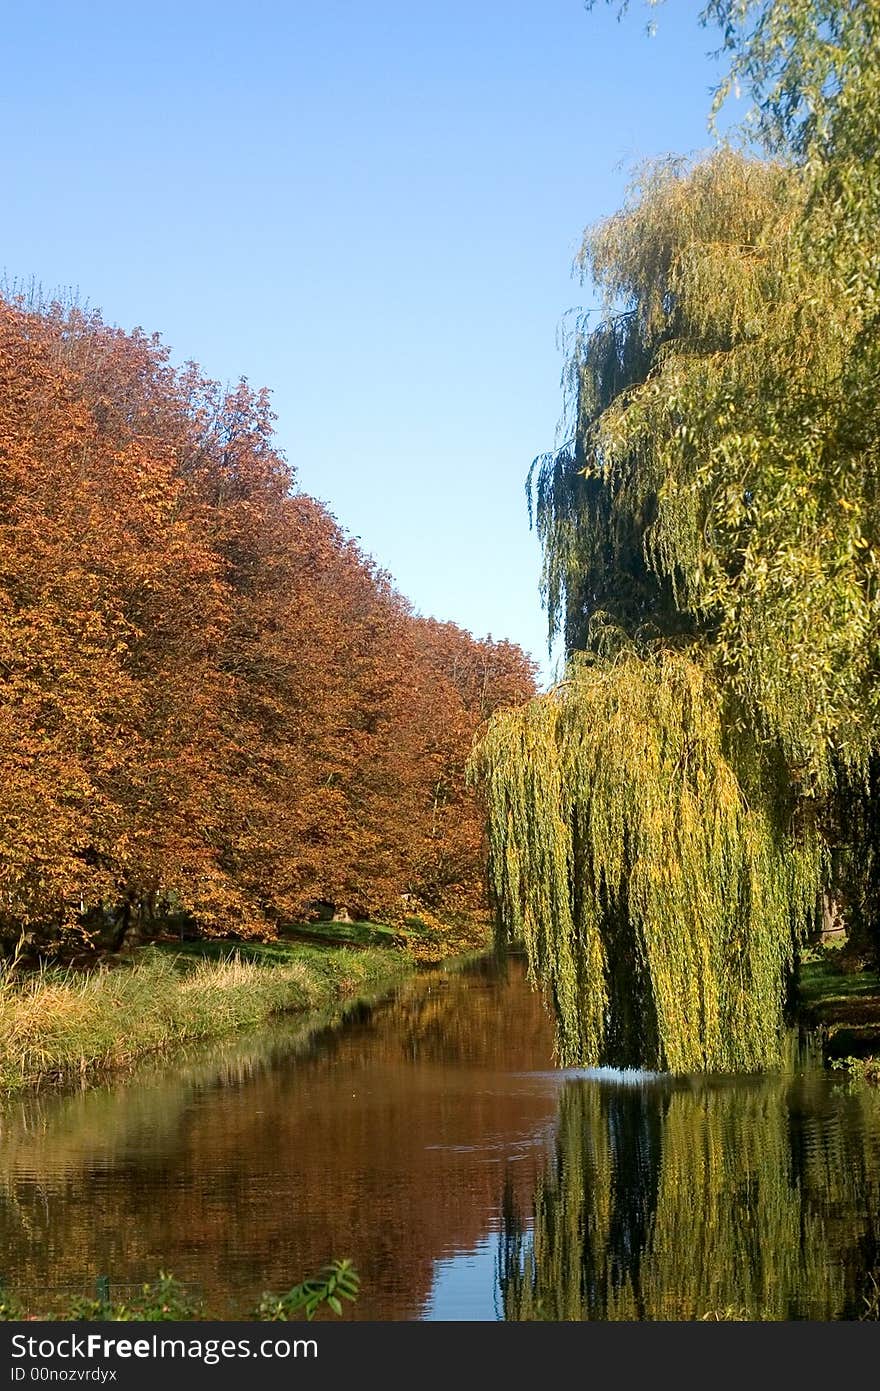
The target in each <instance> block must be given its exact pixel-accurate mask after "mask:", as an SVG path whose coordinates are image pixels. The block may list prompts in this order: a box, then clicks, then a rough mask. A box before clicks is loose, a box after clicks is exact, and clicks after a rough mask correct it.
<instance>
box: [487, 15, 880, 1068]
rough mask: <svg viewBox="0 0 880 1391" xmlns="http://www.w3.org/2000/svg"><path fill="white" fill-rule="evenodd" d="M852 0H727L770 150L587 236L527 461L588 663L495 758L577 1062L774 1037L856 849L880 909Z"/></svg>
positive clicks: (666, 1060) (863, 199)
mask: <svg viewBox="0 0 880 1391" xmlns="http://www.w3.org/2000/svg"><path fill="white" fill-rule="evenodd" d="M830 8H831V7H827V6H823V5H821V4H819V5H814V4H811V3H809V0H796V2H793V3H790V4H789V3H766V4H758V5H754V4H745V5H740V4H738V3H731V4H726V3H719V4H717V5H712V6H710V7H709V9H708V10H707V12H706V15H707V18H710V19H714V20H717V21H718V22H720V23H721V25H722V30H723V37H724V42H725V44H726V45H727V46H728V48H729V49H730V51H731V54H732V59H733V62H732V76H731V80H732V81H735V80H746V81H748V83H749V84H750V85H751V87H752V89H753V91H754V93H755V95H756V97H757V100H758V103H759V104H758V108H757V109H758V113H759V117H760V120H759V121H758V123H757V124H758V128H759V130H760V133H761V134H762V136H763V138H764V140H765V142H766V143H767V146H768V148H767V150H766V151H765V153H764V155H763V156H761V157H758V156H756V155H754V154H749V153H743V152H737V151H735V150H733V149H732V148H730V147H727V146H721V147H720V148H719V149H718V150H716V151H715V152H714V153H713V154H711V155H709V156H707V157H705V158H703V159H701V160H697V161H695V162H689V161H684V160H675V159H670V160H667V161H664V162H662V163H660V164H659V165H654V166H652V167H650V168H647V169H645V170H643V171H642V172H641V174H640V175H639V177H638V178H637V180H636V181H635V183H634V185H633V188H632V190H631V194H630V197H629V199H628V201H627V203H626V204H625V206H624V207H623V208H622V209H621V211H620V212H619V213H617V214H616V215H614V216H613V217H611V218H609V219H607V220H605V221H604V222H602V223H600V224H599V225H598V226H596V227H593V228H591V229H589V230H588V232H587V234H586V236H585V239H584V243H583V247H582V250H581V253H580V256H579V258H578V267H579V269H580V272H581V274H582V276H583V277H584V278H588V279H590V280H591V281H592V282H593V283H594V285H595V286H596V287H597V289H598V290H599V292H600V293H601V295H602V297H603V308H602V312H601V316H600V320H599V322H598V323H597V324H596V325H595V326H593V324H592V321H591V320H590V319H585V320H582V321H581V322H580V323H579V325H578V328H577V331H576V334H575V337H574V343H573V351H572V355H571V358H570V361H569V365H568V369H567V381H568V384H569V399H570V403H571V406H570V409H571V417H570V428H569V432H568V433H569V437H568V439H567V442H566V443H565V444H564V445H563V446H562V447H561V448H560V449H558V450H556V451H554V452H553V453H551V454H549V455H546V456H544V457H543V458H541V459H540V460H537V461H536V464H535V465H534V466H533V468H534V506H535V516H536V521H537V527H538V531H539V534H540V537H541V541H542V544H543V549H544V558H545V559H544V575H543V590H544V597H545V602H546V605H547V608H548V614H549V619H550V629H551V634H552V633H553V632H555V631H559V630H561V631H562V632H563V633H564V637H565V645H566V651H567V653H568V655H569V657H570V659H571V661H570V667H569V671H568V673H567V680H566V681H565V682H563V683H562V685H561V687H559V688H558V689H557V690H555V691H552V692H550V693H549V694H548V695H547V696H545V697H541V698H539V700H538V701H537V702H535V703H533V704H532V705H530V706H527V707H525V708H524V709H523V710H521V711H520V712H514V713H511V714H509V715H507V714H505V715H500V716H499V717H498V718H497V719H496V720H495V721H494V722H493V724H492V726H491V728H490V730H489V732H488V735H487V737H486V740H485V742H484V743H483V745H482V747H481V749H480V751H479V753H478V765H479V767H480V770H481V772H482V773H483V775H484V776H485V777H486V779H487V783H488V787H489V796H490V808H491V811H490V832H491V842H492V866H493V875H494V882H495V886H496V895H497V899H498V904H499V910H500V917H501V922H502V929H503V931H504V932H505V933H507V934H509V935H524V936H525V939H526V942H527V944H528V946H529V950H530V959H531V964H532V969H533V972H534V974H535V975H536V977H537V978H538V979H540V980H541V981H543V982H544V984H545V985H546V986H547V988H548V990H549V992H550V994H551V996H552V998H553V1000H554V1003H555V1006H556V1009H557V1015H558V1019H559V1036H560V1051H561V1054H562V1056H563V1057H564V1058H565V1059H566V1060H567V1061H586V1062H595V1061H597V1060H602V1059H619V1058H623V1059H624V1060H629V1061H632V1060H636V1061H641V1062H649V1063H652V1064H654V1065H657V1064H659V1065H661V1066H665V1067H668V1068H671V1069H673V1070H675V1071H688V1070H697V1069H717V1068H731V1067H752V1066H755V1065H761V1064H767V1063H771V1062H773V1061H774V1059H775V1058H776V1057H777V1056H778V1053H779V1046H780V1033H781V1023H782V1014H783V1004H784V998H785V991H786V976H787V973H788V972H789V971H790V969H791V965H792V962H793V953H794V949H795V947H796V944H797V942H798V941H799V940H802V938H803V935H804V933H805V932H806V931H807V930H808V929H809V926H810V924H811V922H812V921H813V920H814V918H815V914H816V911H817V904H818V902H819V896H820V893H821V891H822V889H823V888H824V887H826V886H827V885H828V883H829V875H832V874H836V875H838V877H839V873H840V869H841V866H845V867H848V872H849V875H850V880H851V883H850V897H851V899H852V901H853V903H855V902H856V901H858V903H859V905H860V907H861V909H862V912H863V914H864V912H865V911H868V912H871V911H873V909H872V908H871V906H870V905H867V906H866V897H870V894H869V891H868V890H869V887H871V886H873V877H874V876H875V869H874V864H875V859H876V856H875V854H874V851H873V844H874V838H875V836H874V831H873V829H872V827H873V819H874V817H873V811H872V805H873V804H872V801H871V798H870V786H871V784H872V779H874V778H875V777H876V772H875V769H874V761H875V750H876V749H877V743H878V735H880V725H878V714H880V706H878V699H880V686H878V681H877V673H878V670H880V665H878V658H880V651H878V633H880V627H878V602H880V601H878V579H880V575H878V563H880V527H878V520H880V518H878V511H877V471H876V461H877V446H878V438H880V433H878V425H880V420H878V415H877V404H876V391H875V383H876V380H877V370H876V369H877V365H878V364H877V334H876V331H875V328H876V312H877V311H876V305H877V299H876V278H877V277H876V272H877V265H878V262H877V256H876V247H877V246H878V245H880V237H878V233H880V219H878V213H880V205H878V203H877V200H876V196H875V193H876V190H875V183H876V182H877V156H876V150H877V148H878V142H877V140H876V135H877V131H876V130H875V129H874V127H875V126H876V124H877V121H878V116H877V111H878V107H877V104H876V102H875V103H874V104H873V106H872V107H871V109H870V111H867V112H866V111H865V109H864V104H865V100H866V97H867V95H868V94H869V93H870V92H871V91H873V90H874V88H873V85H872V84H876V82H877V71H878V49H877V43H876V39H877V33H878V29H877V15H878V11H877V7H876V6H873V5H867V6H853V7H851V9H849V8H847V9H846V12H845V14H844V15H841V16H839V17H838V18H836V19H835V20H834V22H833V23H832V22H831V19H830ZM856 10H860V11H861V10H864V11H866V12H867V13H866V14H856V13H855V11H856ZM722 95H723V93H722ZM872 140H873V144H872V143H871V141H872ZM878 187H880V184H878ZM525 765H528V767H526V766H525ZM859 876H861V877H860V878H859ZM856 880H859V882H858V883H856V882H855V881H856ZM869 880H870V886H869V885H868V881H869ZM871 892H874V890H873V887H871ZM627 1002H628V1003H627Z"/></svg>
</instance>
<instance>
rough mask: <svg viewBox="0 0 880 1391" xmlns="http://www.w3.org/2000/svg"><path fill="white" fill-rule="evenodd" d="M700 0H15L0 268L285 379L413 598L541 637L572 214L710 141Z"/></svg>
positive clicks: (349, 506)
mask: <svg viewBox="0 0 880 1391" xmlns="http://www.w3.org/2000/svg"><path fill="white" fill-rule="evenodd" d="M698 10H699V5H697V4H695V3H691V0H668V3H667V4H665V5H663V6H661V7H660V8H659V9H658V10H657V11H655V16H656V20H657V23H658V32H657V34H656V36H655V37H653V38H648V37H647V36H646V34H645V25H646V21H647V19H648V17H649V16H648V13H647V11H645V10H644V9H643V8H642V7H641V6H640V5H639V4H638V0H635V5H634V10H633V12H632V13H631V14H630V15H629V16H628V17H626V18H625V19H624V20H623V21H622V22H618V21H617V19H616V18H615V14H614V12H613V11H612V10H611V9H608V8H606V7H604V6H601V5H600V7H599V8H598V9H597V10H596V11H595V12H593V13H586V12H585V11H584V8H583V4H582V0H507V3H502V0H443V3H440V4H428V3H425V0H370V3H360V2H359V0H252V3H250V4H245V5H242V4H240V3H236V4H232V3H228V2H227V0H212V2H211V3H205V2H204V0H174V3H169V0H151V3H149V4H127V3H124V0H110V2H109V3H108V0H79V3H77V0H63V2H56V3H45V0H18V2H17V3H16V2H15V0H13V4H12V5H11V6H8V7H6V9H5V14H4V24H3V30H4V33H3V49H4V74H3V82H2V88H0V113H2V121H3V140H2V145H0V187H2V189H3V194H4V203H5V208H6V213H5V216H4V226H3V242H2V248H0V268H3V269H4V270H5V272H6V275H7V277H8V278H10V279H18V280H28V279H30V277H32V276H33V277H35V278H36V279H37V280H38V281H40V282H42V284H43V286H44V288H45V289H56V288H58V287H73V288H78V290H79V293H80V296H81V298H82V299H84V300H86V301H88V303H89V304H90V305H92V306H96V307H99V308H101V309H102V311H103V313H104V316H105V318H107V319H108V320H110V321H111V322H114V323H118V324H121V325H122V326H123V327H125V328H131V327H133V326H134V325H136V324H137V325H141V326H142V327H143V328H145V329H147V330H150V331H153V330H158V331H159V332H160V333H161V334H162V336H163V338H164V339H165V340H166V342H167V343H168V344H169V345H170V347H171V350H172V356H173V359H174V360H175V361H178V362H183V361H185V360H186V359H190V358H192V359H195V360H196V361H198V362H200V363H201V364H202V366H203V367H204V369H205V370H206V371H207V372H208V373H209V374H210V375H212V376H215V377H217V378H219V379H220V380H224V381H225V380H235V379H237V378H238V377H239V376H246V377H247V378H248V379H249V380H250V381H251V382H252V383H253V384H254V385H259V386H262V385H265V386H268V387H269V388H270V389H271V391H272V393H273V397H274V403H275V409H276V411H277V414H278V427H277V428H278V441H279V443H280V445H281V447H282V448H283V450H284V451H285V453H286V454H287V457H288V458H289V460H290V461H291V463H292V464H293V465H294V466H295V468H296V470H297V473H298V478H299V482H300V485H301V486H302V488H304V489H305V490H306V491H307V492H310V493H313V494H315V495H316V496H317V497H320V498H321V499H322V500H323V501H324V502H326V504H327V505H328V507H329V508H330V510H331V511H332V512H333V513H334V515H335V516H336V517H337V518H338V520H339V521H340V522H341V523H342V525H343V526H344V527H345V528H346V529H347V530H348V531H349V532H351V533H352V534H353V535H354V536H356V537H358V538H359V540H360V543H361V545H362V546H363V548H364V549H365V550H367V551H368V552H370V553H371V554H372V555H373V556H374V557H375V558H376V559H377V560H378V561H379V562H380V563H381V564H382V566H383V567H384V568H386V569H387V570H389V571H390V572H391V574H392V575H393V576H394V578H395V581H396V583H397V585H398V587H399V588H400V589H401V590H402V591H403V593H405V594H406V595H407V596H408V597H409V598H410V599H411V600H412V602H413V603H414V605H415V607H416V608H417V609H418V610H420V611H421V612H423V613H428V614H433V615H435V616H437V617H438V618H443V619H447V618H448V619H453V620H454V621H455V622H457V623H460V624H461V625H462V626H463V627H465V628H468V629H470V630H471V631H472V632H475V633H476V634H478V635H480V636H482V635H484V634H485V633H487V632H491V633H492V635H493V636H495V637H507V638H510V639H512V640H514V641H517V642H520V643H521V644H522V645H523V646H524V647H525V648H527V649H528V650H530V651H531V652H532V653H533V654H534V655H535V656H536V657H538V658H539V659H541V660H544V658H545V656H546V641H545V631H546V624H545V620H544V615H543V613H542V611H541V608H540V604H539V598H538V567H539V561H538V553H537V545H536V542H535V539H534V536H533V535H532V534H531V533H530V532H529V529H528V519H527V513H526V507H525V499H524V492H523V482H524V477H525V474H526V471H527V469H528V466H529V464H530V462H531V460H532V458H533V457H534V456H535V455H536V454H538V453H539V452H541V451H543V450H544V449H546V448H548V447H550V446H551V445H552V444H553V442H554V433H555V427H556V423H557V420H558V416H559V413H560V407H561V393H560V388H559V376H560V371H561V368H562V357H561V354H560V352H559V349H558V347H557V342H556V332H557V327H558V325H559V322H560V319H561V317H562V315H563V314H564V312H565V311H566V310H567V309H568V308H570V307H571V306H573V305H576V304H579V303H582V302H587V303H588V302H589V292H588V291H583V290H581V288H580V287H579V286H578V285H577V283H576V282H575V281H573V280H572V278H571V262H572V258H573V256H574V254H575V252H576V250H577V247H578V245H579V242H580V238H581V234H582V231H583V228H584V226H585V225H586V224H587V223H588V222H591V221H593V220H594V219H596V218H598V217H601V216H603V215H605V214H607V213H609V212H611V211H613V210H614V208H615V207H616V206H617V205H618V203H619V201H620V199H621V196H622V193H623V190H624V188H625V185H626V182H627V177H628V170H630V169H631V167H632V166H633V164H634V163H636V162H638V161H639V160H641V159H643V158H644V157H646V156H652V155H658V154H663V153H666V152H667V151H670V150H675V151H681V152H687V151H692V150H695V149H698V148H701V147H704V146H706V145H707V144H708V141H709V137H708V135H707V130H706V118H707V114H708V109H709V102H710V96H709V93H710V89H711V86H712V83H713V79H714V76H715V71H716V69H715V65H714V64H713V63H712V61H711V60H710V59H709V58H708V57H707V52H708V50H709V49H710V48H711V47H712V46H713V44H714V35H713V34H711V33H709V32H707V31H705V30H703V29H701V28H700V27H699V26H698V23H697V14H698Z"/></svg>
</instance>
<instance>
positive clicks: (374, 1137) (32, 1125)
mask: <svg viewBox="0 0 880 1391" xmlns="http://www.w3.org/2000/svg"><path fill="white" fill-rule="evenodd" d="M551 1050H552V1029H551V1026H550V1022H549V1020H548V1018H547V1016H546V1014H545V1012H544V1010H543V1008H542V1006H541V1004H540V1001H538V1000H537V999H536V997H535V996H534V995H533V994H532V992H531V991H530V990H529V989H528V988H527V986H526V985H525V983H524V981H523V979H522V974H521V971H519V970H518V969H517V968H516V967H514V968H513V970H512V972H511V976H510V979H509V980H505V979H504V978H503V977H501V976H499V975H498V973H497V972H496V971H495V970H494V969H493V967H492V966H491V964H486V965H484V966H481V967H480V968H478V969H474V970H471V971H468V972H465V973H462V974H458V975H444V974H440V973H438V974H435V975H432V976H430V977H429V978H427V979H422V980H419V981H413V982H408V983H407V984H406V985H405V986H403V987H402V988H401V989H400V990H398V991H397V992H396V993H395V994H394V996H393V997H391V998H390V999H387V1000H384V1001H380V1002H378V1003H374V1004H372V1005H364V1006H362V1007H360V1008H358V1009H354V1010H349V1011H348V1013H347V1016H346V1018H345V1019H344V1020H336V1021H329V1022H328V1023H327V1024H326V1027H323V1028H321V1029H318V1030H315V1029H309V1030H307V1031H305V1032H304V1031H303V1029H302V1026H301V1025H294V1024H290V1023H288V1024H280V1025H278V1026H276V1028H275V1030H274V1031H273V1032H272V1033H271V1034H270V1035H269V1036H268V1037H260V1038H251V1039H249V1040H245V1041H238V1042H230V1043H227V1044H225V1045H223V1046H222V1047H220V1048H214V1049H208V1050H205V1051H203V1052H202V1053H200V1054H199V1055H197V1056H195V1057H193V1058H191V1059H190V1060H189V1061H188V1062H187V1063H186V1064H185V1065H183V1066H175V1067H174V1068H168V1067H166V1068H163V1069H158V1068H157V1069H154V1070H152V1071H151V1070H147V1071H145V1072H142V1073H141V1074H139V1076H138V1078H137V1079H136V1081H135V1082H133V1083H130V1084H128V1085H121V1086H115V1087H112V1088H110V1087H108V1088H106V1089H104V1090H102V1091H90V1092H84V1093H81V1094H75V1095H68V1096H64V1097H58V1096H51V1095H49V1094H46V1095H44V1096H43V1097H37V1098H34V1097H31V1098H27V1099H21V1100H19V1101H17V1102H16V1103H14V1104H12V1105H10V1106H8V1107H7V1108H6V1109H5V1111H4V1112H3V1114H2V1127H3V1129H2V1144H0V1195H2V1196H0V1241H2V1249H3V1256H2V1262H3V1263H2V1266H0V1269H2V1272H3V1275H4V1277H5V1279H6V1280H7V1281H8V1283H9V1285H10V1287H11V1288H13V1289H16V1290H19V1291H23V1292H24V1293H25V1294H26V1295H27V1297H28V1298H29V1301H30V1303H31V1307H34V1308H39V1307H40V1304H41V1297H42V1292H43V1291H45V1290H60V1289H64V1288H71V1289H77V1290H82V1289H84V1288H88V1286H89V1284H90V1282H93V1281H94V1278H95V1275H96V1274H98V1273H101V1272H104V1271H107V1272H109V1273H110V1275H111V1277H112V1280H113V1283H114V1285H117V1286H120V1285H121V1286H124V1285H126V1284H128V1283H132V1282H136V1281H139V1280H143V1279H145V1278H147V1277H149V1276H152V1275H153V1274H155V1272H156V1271H157V1270H158V1269H159V1268H160V1267H161V1268H164V1269H168V1270H172V1271H173V1272H174V1273H175V1274H176V1275H177V1276H178V1277H179V1278H181V1279H183V1280H185V1281H187V1282H188V1283H190V1284H192V1285H194V1286H196V1287H198V1288H199V1289H200V1290H201V1291H202V1292H203V1294H204V1296H205V1298H206V1300H207V1301H208V1303H209V1305H210V1307H211V1308H212V1309H214V1310H217V1311H218V1312H221V1313H224V1312H230V1313H232V1312H234V1313H238V1314H239V1315H242V1314H244V1313H246V1312H247V1311H248V1310H249V1309H252V1308H253V1307H254V1304H255V1303H256V1302H257V1300H258V1299H259V1296H260V1294H261V1292H262V1291H263V1290H264V1289H283V1288H287V1287H288V1286H289V1285H290V1284H292V1283H293V1282H294V1281H295V1280H296V1279H299V1278H301V1277H302V1276H303V1275H304V1274H306V1273H309V1272H310V1271H313V1270H315V1269H317V1268H318V1267H320V1266H321V1265H323V1264H324V1263H325V1262H326V1261H327V1260H329V1259H331V1258H333V1257H338V1256H349V1257H351V1258H352V1259H353V1260H354V1261H355V1264H356V1265H357V1268H358V1270H359V1271H360V1273H361V1276H362V1290H363V1293H362V1297H361V1298H360V1300H359V1301H358V1303H357V1305H355V1306H354V1307H353V1309H352V1310H351V1315H352V1316H353V1317H355V1318H383V1319H384V1318H416V1317H419V1315H420V1313H421V1311H422V1309H423V1307H424V1305H425V1302H426V1300H427V1299H428V1297H429V1295H430V1292H431V1289H432V1285H433V1282H434V1274H435V1270H436V1269H438V1268H439V1265H440V1263H442V1262H443V1261H448V1260H450V1259H452V1258H454V1257H455V1256H456V1253H459V1252H468V1251H473V1250H474V1249H475V1248H477V1247H478V1245H479V1243H480V1242H482V1241H484V1240H485V1239H486V1236H487V1233H489V1232H491V1231H492V1230H493V1229H497V1227H498V1224H499V1221H500V1214H499V1212H498V1198H499V1192H500V1188H501V1187H502V1184H503V1177H502V1176H503V1173H504V1170H505V1168H506V1167H509V1168H510V1169H511V1171H512V1172H513V1174H514V1175H515V1178H514V1184H515V1187H516V1190H517V1192H518V1194H519V1195H520V1198H521V1200H522V1201H523V1203H526V1202H527V1201H528V1200H529V1199H530V1196H531V1193H532V1192H533V1190H534V1183H535V1181H536V1178H537V1174H538V1172H539V1170H540V1167H541V1164H542V1163H543V1159H544V1155H545V1153H546V1147H547V1145H548V1144H549V1143H550V1141H551V1140H552V1133H553V1122H554V1117H555V1111H556V1094H557V1090H558V1080H557V1075H556V1074H555V1073H554V1072H553V1070H552V1058H551ZM489 1273H490V1278H494V1271H493V1270H491V1269H490V1272H489ZM438 1308H439V1310H440V1313H439V1316H440V1317H446V1316H447V1315H446V1313H445V1310H446V1308H447V1304H446V1300H445V1297H444V1298H441V1300H440V1304H439V1306H438Z"/></svg>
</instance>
